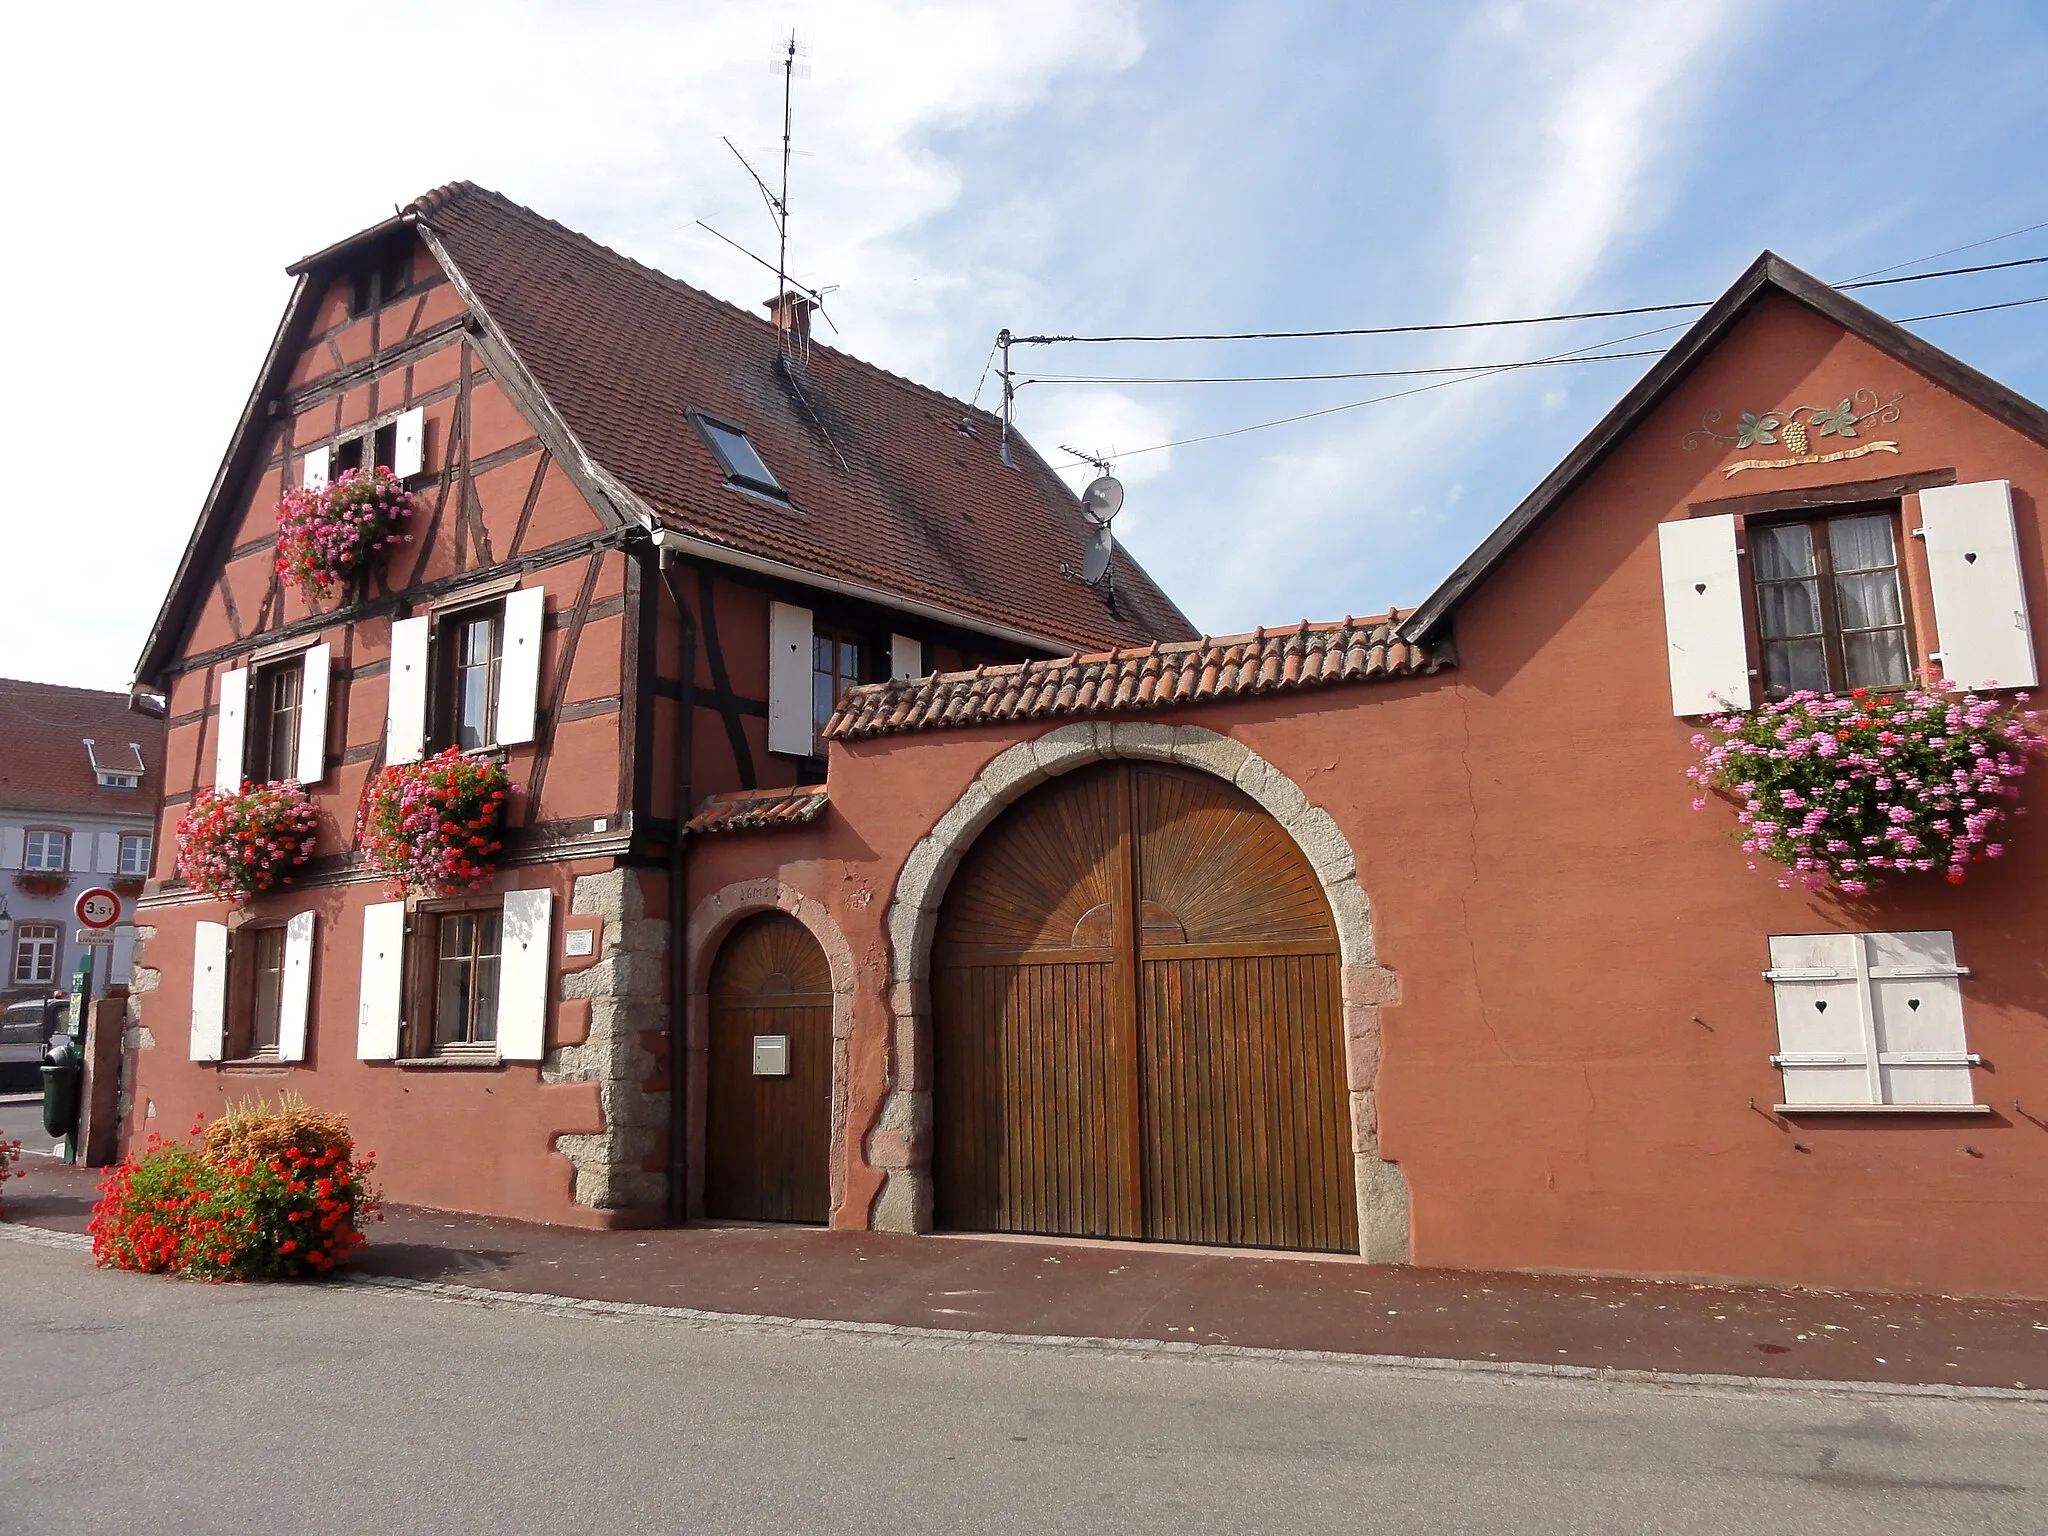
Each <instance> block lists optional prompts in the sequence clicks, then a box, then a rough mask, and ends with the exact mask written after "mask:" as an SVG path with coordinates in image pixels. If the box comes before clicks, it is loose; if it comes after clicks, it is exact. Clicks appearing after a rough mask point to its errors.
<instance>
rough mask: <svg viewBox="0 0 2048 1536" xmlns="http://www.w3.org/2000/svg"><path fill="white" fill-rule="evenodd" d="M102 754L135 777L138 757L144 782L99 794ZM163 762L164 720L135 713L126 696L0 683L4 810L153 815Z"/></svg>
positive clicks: (109, 764)
mask: <svg viewBox="0 0 2048 1536" xmlns="http://www.w3.org/2000/svg"><path fill="white" fill-rule="evenodd" d="M88 739H90V740H91V741H92V743H93V746H92V747H91V748H90V749H88V748H87V746H86V741H87V740H88ZM131 748H133V750H131ZM95 754H97V756H98V758H99V764H100V766H101V767H102V768H108V769H112V770H114V771H116V772H133V771H134V770H135V768H136V767H137V766H138V765H137V762H136V758H137V756H138V754H139V755H140V757H141V763H140V767H141V769H142V782H141V783H140V784H139V785H138V786H137V787H136V788H134V789H102V788H100V783H99V778H98V776H97V775H96V774H95V773H94V772H93V757H94V755H95ZM163 761H164V723H163V721H161V720H159V719H156V718H155V717H153V716H150V715H140V714H134V713H131V712H130V710H129V708H128V695H127V694H125V693H102V692H100V691H98V690H97V689H92V688H63V687H59V686H57V685H56V684H54V683H25V682H18V681H15V680H14V679H12V678H0V806H4V807H6V808H7V809H8V810H12V811H60V812H61V811H69V812H72V813H75V814H78V815H104V816H148V815H150V814H151V813H152V811H153V809H154V807H155V805H156V797H157V795H158V794H160V793H161V792H162V790H163Z"/></svg>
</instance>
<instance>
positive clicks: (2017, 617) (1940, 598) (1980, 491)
mask: <svg viewBox="0 0 2048 1536" xmlns="http://www.w3.org/2000/svg"><path fill="white" fill-rule="evenodd" d="M1920 531H1921V532H1922V533H1923V534H1925V535H1926V538H1927V576H1928V581H1929V583H1930V584H1931V585H1932V586H1933V588H1934V622H1935V626H1936V628H1937V629H1939V630H1940V632H1941V649H1940V650H1939V651H1938V652H1936V655H1937V656H1939V658H1940V660H1941V675H1942V676H1943V677H1945V678H1947V679H1948V680H1949V681H1950V682H1952V683H1960V684H1961V685H1962V686H1963V687H1965V688H2032V687H2033V686H2035V684H2036V683H2038V682H2039V681H2040V676H2039V673H2038V672H2037V671H2036V669H2035V666H2034V632H2033V628H2032V626H2031V624H2030V623H2029V621H2028V618H2027V589H2026V586H2025V584H2024V583H2023V582H2022V581H2021V579H2020V555H2019V543H2018V538H2017V535H2016V533H2015V530H2014V526H2013V515H2012V484H2011V482H2010V481H2006V480H1979V481H1977V482H1975V483H1974V484H1971V485H1943V486H1933V487H1930V488H1929V489H1927V490H1924V491H1922V492H1921V493H1920Z"/></svg>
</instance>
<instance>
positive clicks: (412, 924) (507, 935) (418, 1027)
mask: <svg viewBox="0 0 2048 1536" xmlns="http://www.w3.org/2000/svg"><path fill="white" fill-rule="evenodd" d="M553 912H554V895H553V893H552V892H550V891H546V890H523V891H507V892H506V893H505V894H504V896H503V898H502V900H501V901H499V902H496V903H489V904H487V903H482V902H478V901H475V900H471V899H467V898H460V897H458V898H453V899H450V900H449V901H446V902H435V903H430V904H428V905H425V906H423V907H420V908H417V909H415V910H413V911H408V910H407V909H406V904H405V903H404V902H402V901H393V902H381V903H375V904H373V905H371V906H369V907H366V908H364V910H363V957H362V967H363V968H362V980H361V986H360V991H359V993H358V1002H357V1013H356V1055H357V1057H358V1058H359V1059H361V1060H363V1061H397V1060H416V1059H419V1058H423V1057H428V1056H440V1057H457V1058H461V1057H468V1058H471V1059H474V1060H477V1061H482V1062H492V1063H496V1062H507V1061H539V1060H540V1059H541V1058H542V1056H543V1055H545V1054H546V1044H547V1025H548V1019H549V1016H550V1013H551V1012H552V1008H553V1004H552V1000H551V999H552V986H551V979H552V978H551V972H550V953H551V951H550V934H551V932H552V923H553Z"/></svg>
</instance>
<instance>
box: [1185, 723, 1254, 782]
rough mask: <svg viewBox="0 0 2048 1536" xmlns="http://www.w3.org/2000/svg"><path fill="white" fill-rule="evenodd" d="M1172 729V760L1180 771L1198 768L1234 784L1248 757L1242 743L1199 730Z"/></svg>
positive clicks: (1248, 752)
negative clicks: (1179, 767)
mask: <svg viewBox="0 0 2048 1536" xmlns="http://www.w3.org/2000/svg"><path fill="white" fill-rule="evenodd" d="M1173 729H1174V738H1173V760H1174V761H1175V762H1177V763H1180V764H1182V765H1183V766H1184V767H1188V768H1199V769H1200V770H1201V771H1202V772H1204V773H1213V774H1215V775H1216V776H1217V777H1218V778H1220V779H1227V780H1229V781H1230V782H1232V783H1235V782H1236V781H1237V773H1238V770H1239V769H1240V768H1242V767H1244V763H1245V759H1246V758H1248V757H1250V756H1251V750H1250V749H1249V748H1248V747H1246V746H1245V744H1244V743H1243V742H1241V741H1233V740H1232V739H1231V738H1230V737H1228V736H1219V735H1217V734H1216V733H1215V732H1214V731H1205V730H1203V729H1202V728H1201V727H1200V726H1194V725H1181V726H1175V727H1174V728H1173Z"/></svg>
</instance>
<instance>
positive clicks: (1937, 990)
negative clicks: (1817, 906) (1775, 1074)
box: [1764, 932, 1978, 1112]
mask: <svg viewBox="0 0 2048 1536" xmlns="http://www.w3.org/2000/svg"><path fill="white" fill-rule="evenodd" d="M1968 974H1969V972H1968V971H1967V970H1965V969H1964V968H1963V967H1961V966H1959V965H1957V964H1956V945H1955V936H1954V935H1953V934H1950V933H1941V932H1924V933H1802V934H1773V935H1772V936H1771V968H1770V969H1769V970H1768V971H1766V972H1764V975H1765V977H1766V978H1767V979H1768V980H1769V981H1770V983H1771V991H1772V994H1773V998H1774V1001H1775V1002H1776V1004H1777V1013H1778V1054H1777V1055H1775V1056H1773V1057H1772V1058H1771V1060H1772V1063H1773V1064H1774V1065H1775V1066H1776V1067H1777V1068H1778V1069H1779V1071H1780V1072H1781V1073H1782V1074H1783V1076H1784V1093H1785V1101H1784V1103H1782V1104H1780V1105H1779V1106H1778V1108H1779V1109H1780V1110H1781V1111H1782V1110H1798V1109H1836V1110H1859V1109H1860V1110H1877V1109H1920V1110H1931V1111H1936V1112H1938V1111H1940V1110H1944V1109H1945V1110H1949V1111H1957V1110H1970V1109H1975V1108H1977V1107H1978V1106H1977V1105H1976V1102H1975V1095H1974V1091H1973V1089H1972V1088H1971V1083H1970V1068H1971V1067H1973V1066H1975V1065H1976V1064H1977V1060H1978V1058H1977V1057H1975V1056H1973V1055H1971V1054H1970V1049H1969V1046H1968V1043H1967V1042H1966V1041H1965V1039H1964V1035H1963V992H1962V981H1961V978H1962V977H1964V976H1966V975H1968Z"/></svg>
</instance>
